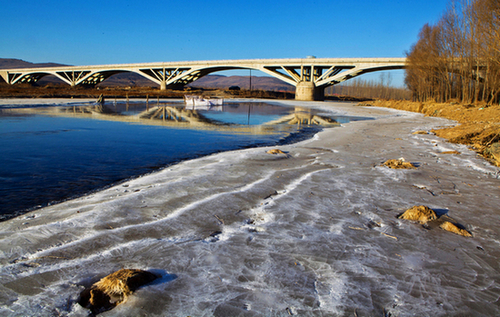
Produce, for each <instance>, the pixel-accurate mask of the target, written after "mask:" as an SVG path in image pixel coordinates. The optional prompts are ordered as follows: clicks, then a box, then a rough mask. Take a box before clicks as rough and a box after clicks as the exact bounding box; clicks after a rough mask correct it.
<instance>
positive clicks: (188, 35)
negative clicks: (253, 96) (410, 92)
mask: <svg viewBox="0 0 500 317" xmlns="http://www.w3.org/2000/svg"><path fill="white" fill-rule="evenodd" d="M447 3H448V0H401V1H385V0H377V1H375V0H370V1H368V0H351V1H333V0H331V1H323V0H319V1H314V0H310V1H295V0H291V1H281V0H279V1H261V0H254V1H226V0H218V1H201V0H195V1H168V0H167V1H114V0H111V1H107V0H101V1H94V0H86V1H73V0H68V1H44V0H38V1H31V0H29V1H26V0H17V1H7V0H2V5H1V6H0V12H1V15H2V25H3V27H2V32H0V57H2V58H19V59H23V60H26V61H30V62H57V63H63V64H70V65H94V64H115V63H141V62H164V61H165V62H167V61H192V60H217V59H254V58H255V59H256V58H301V57H306V56H308V55H314V56H316V57H318V58H320V57H403V56H405V55H404V54H405V51H407V50H408V49H409V48H410V47H411V45H412V44H413V43H415V42H416V40H417V35H418V32H419V30H420V28H421V27H422V26H423V25H424V24H425V23H427V22H429V23H433V22H436V21H437V20H438V19H439V18H440V16H441V15H442V13H443V11H444V10H445V9H446V6H447ZM396 77H397V76H396Z"/></svg>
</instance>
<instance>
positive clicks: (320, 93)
mask: <svg viewBox="0 0 500 317" xmlns="http://www.w3.org/2000/svg"><path fill="white" fill-rule="evenodd" d="M295 100H301V101H323V100H325V88H324V87H316V85H315V84H314V83H313V82H310V81H300V82H298V83H297V87H295Z"/></svg>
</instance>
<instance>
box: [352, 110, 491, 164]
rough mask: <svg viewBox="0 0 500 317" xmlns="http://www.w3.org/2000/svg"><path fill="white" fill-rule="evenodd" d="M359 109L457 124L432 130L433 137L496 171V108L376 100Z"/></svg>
mask: <svg viewBox="0 0 500 317" xmlns="http://www.w3.org/2000/svg"><path fill="white" fill-rule="evenodd" d="M359 105H361V106H376V107H388V108H393V109H399V110H406V111H412V112H418V113H423V114H425V115H426V116H431V117H442V118H446V119H450V120H454V121H457V123H458V124H457V125H454V126H452V127H444V128H436V129H433V131H432V132H433V133H435V134H436V135H437V136H439V137H441V138H445V139H447V140H449V141H450V142H453V143H460V144H466V145H468V146H470V147H471V148H472V149H474V150H475V151H476V152H477V153H479V154H480V155H482V156H483V157H485V158H486V159H487V160H489V161H490V162H491V163H493V164H495V165H496V166H498V167H500V105H494V106H487V105H478V106H474V105H470V104H466V105H464V104H459V103H456V102H450V103H435V102H426V103H422V102H410V101H394V100H389V101H386V100H377V101H371V102H364V103H360V104H359Z"/></svg>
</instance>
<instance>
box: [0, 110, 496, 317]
mask: <svg viewBox="0 0 500 317" xmlns="http://www.w3.org/2000/svg"><path fill="white" fill-rule="evenodd" d="M273 103H280V104H286V105H289V106H300V107H315V108H318V109H322V110H323V111H325V112H332V111H333V112H335V113H336V114H338V115H350V116H354V117H357V118H358V119H364V120H359V121H353V122H351V123H348V124H345V125H343V126H342V127H339V128H329V129H325V130H324V131H322V132H321V133H319V134H317V135H316V136H315V137H314V138H313V139H311V140H307V141H304V142H300V143H297V144H292V145H287V146H280V147H279V149H280V150H282V151H283V152H284V153H285V154H286V155H283V154H277V155H273V154H268V153H266V152H267V151H268V150H269V149H270V148H255V149H248V150H242V151H233V152H227V153H220V154H216V155H211V156H207V157H203V158H200V159H196V160H190V161H186V162H183V163H180V164H177V165H175V166H171V167H169V168H166V169H164V170H162V171H160V172H158V173H154V174H151V175H148V176H145V177H141V178H138V179H135V180H131V181H129V182H127V183H125V184H120V185H118V186H115V187H112V188H109V189H106V190H104V191H101V192H98V193H95V194H92V195H88V196H86V197H82V198H79V199H75V200H72V201H68V202H64V203H62V204H59V205H54V206H50V207H47V208H44V209H41V210H37V211H35V212H33V213H31V214H27V215H24V216H22V217H19V218H16V219H12V220H9V221H6V222H2V223H0V314H1V315H6V316H21V315H39V316H52V315H54V314H55V312H57V313H60V314H62V315H72V316H85V315H86V314H87V313H88V312H87V311H86V310H85V309H83V308H82V307H80V306H79V305H78V303H77V297H78V294H80V292H81V291H82V290H83V289H84V288H85V286H89V285H91V284H92V283H93V282H95V281H96V280H95V279H96V278H100V277H103V276H106V275H108V274H110V273H111V272H114V271H116V270H118V269H120V268H137V269H144V270H155V273H160V274H162V276H163V278H162V279H161V280H160V281H159V282H155V283H153V284H151V285H148V286H145V287H143V288H141V289H139V290H138V291H137V292H135V293H134V294H133V295H132V296H130V298H129V299H128V300H127V302H125V303H124V304H122V305H119V306H118V307H116V308H115V309H113V310H110V311H108V312H107V313H105V314H103V315H105V316H137V315H141V314H147V315H150V316H180V315H184V316H187V315H191V316H235V315H239V316H289V315H290V314H293V315H299V316H328V315H355V314H357V315H358V316H366V315H372V316H373V315H383V314H386V315H388V314H391V315H397V316H413V315H431V316H445V315H454V314H459V313H460V314H464V315H498V314H499V313H500V308H499V303H498V298H499V294H500V288H499V287H498V283H497V280H498V276H499V274H500V269H499V267H498V258H499V257H500V239H499V238H498V237H499V236H500V228H499V227H498V225H497V224H498V206H500V180H499V179H498V176H499V172H498V168H495V167H494V166H492V165H491V164H489V163H488V162H486V161H484V160H483V159H482V158H480V157H478V156H477V155H476V153H474V152H473V151H470V150H468V149H467V147H466V146H465V145H461V144H451V143H448V142H446V141H445V140H443V139H441V138H438V137H437V136H435V135H432V134H413V132H415V131H419V130H425V131H430V130H431V129H434V128H437V127H439V126H445V125H450V124H452V122H450V121H449V120H445V119H442V118H434V117H424V116H423V115H422V114H417V113H412V112H406V111H398V110H393V109H385V108H375V107H369V108H365V107H355V106H354V104H352V103H331V102H295V101H287V102H275V101H273ZM450 151H458V152H460V153H461V154H460V155H450V154H444V153H448V152H450ZM401 157H404V158H405V160H406V161H408V162H411V163H413V164H414V165H415V166H416V167H417V168H416V169H408V170H393V169H389V168H386V167H384V166H382V163H383V162H385V161H386V160H388V159H398V158H401ZM415 205H426V206H429V207H430V208H432V209H433V210H434V211H436V213H439V215H440V216H441V215H447V216H449V217H452V218H453V219H456V220H457V221H458V222H460V223H461V224H463V225H464V226H465V228H466V229H467V231H469V232H471V233H472V235H473V236H472V237H462V236H459V235H456V234H453V233H450V232H447V231H445V230H442V229H440V228H439V227H437V228H434V227H427V228H425V227H423V226H422V225H420V224H418V223H414V222H411V221H407V220H402V219H398V218H397V216H398V215H399V214H401V213H402V212H404V211H405V210H406V209H408V208H410V207H411V206H415Z"/></svg>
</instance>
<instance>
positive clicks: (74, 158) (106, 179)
mask: <svg viewBox="0 0 500 317" xmlns="http://www.w3.org/2000/svg"><path fill="white" fill-rule="evenodd" d="M163 109H166V111H167V112H169V113H170V117H169V115H168V113H167V114H165V119H164V118H163ZM296 110H297V109H294V108H287V107H282V106H277V105H271V104H266V103H260V102H247V103H226V104H225V105H224V106H221V107H212V108H211V109H208V108H202V109H201V110H187V109H185V107H184V104H183V103H181V102H173V103H161V104H156V103H155V104H154V105H153V104H151V103H148V104H147V103H145V102H134V103H128V102H127V103H126V102H118V103H117V102H109V103H107V104H106V106H105V107H104V108H103V107H96V106H92V105H90V104H88V103H86V104H85V103H72V104H68V105H64V106H60V105H52V106H47V105H44V106H43V107H42V106H37V105H36V104H33V105H28V106H26V105H24V106H22V107H20V106H16V105H3V106H1V108H0V153H1V155H0V219H1V220H5V219H9V218H12V217H14V216H17V215H20V214H23V213H25V212H27V211H30V210H33V209H36V208H39V207H43V206H46V205H50V204H53V203H55V202H59V201H62V200H66V199H69V198H74V197H77V196H81V195H82V194H85V193H89V192H91V191H95V190H99V189H102V188H105V187H107V186H109V185H111V184H115V183H117V182H120V181H123V180H126V179H130V178H133V177H137V176H140V175H144V174H147V173H150V172H152V171H155V170H158V169H161V168H164V167H166V166H169V165H171V164H174V163H177V162H179V161H183V160H187V159H192V158H196V157H200V156H204V155H208V154H212V153H216V152H222V151H228V150H234V149H242V148H249V147H256V146H270V145H275V144H283V143H290V142H294V141H298V140H300V139H303V138H307V137H310V136H311V135H312V134H313V133H316V132H317V131H318V130H319V129H320V127H319V126H318V125H316V126H312V125H307V124H306V125H297V124H293V125H290V124H286V122H285V123H283V122H282V123H279V124H271V125H266V126H265V128H263V127H262V126H261V125H262V124H265V123H266V122H270V121H273V120H279V119H280V118H287V116H290V115H292V114H293V113H296V112H297V111H296ZM172 111H174V112H175V113H176V114H173V112H172ZM155 113H156V116H154V114H155ZM193 118H194V121H193V120H191V119H193ZM288 121H290V120H288Z"/></svg>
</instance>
